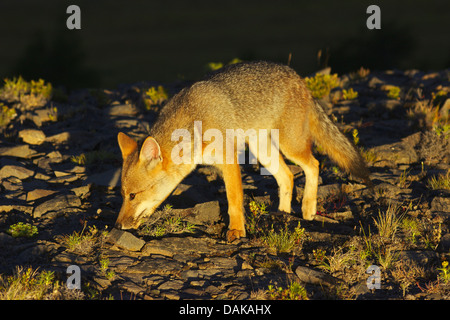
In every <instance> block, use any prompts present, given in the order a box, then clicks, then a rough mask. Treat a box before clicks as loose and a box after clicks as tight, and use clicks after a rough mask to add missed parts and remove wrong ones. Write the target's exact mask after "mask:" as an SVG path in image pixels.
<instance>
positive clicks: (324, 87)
mask: <svg viewBox="0 0 450 320" xmlns="http://www.w3.org/2000/svg"><path fill="white" fill-rule="evenodd" d="M305 82H306V86H307V87H308V89H309V90H310V91H311V94H312V96H313V97H314V98H316V99H321V98H323V97H325V96H328V95H329V94H330V91H331V89H333V88H336V87H338V86H339V85H340V81H339V78H338V75H337V73H335V74H332V75H330V74H321V73H318V74H316V75H315V76H314V77H306V78H305Z"/></svg>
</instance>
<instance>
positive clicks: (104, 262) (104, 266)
mask: <svg viewBox="0 0 450 320" xmlns="http://www.w3.org/2000/svg"><path fill="white" fill-rule="evenodd" d="M99 263H100V270H101V272H102V273H103V275H104V276H105V277H106V279H108V280H112V279H114V277H115V276H116V273H115V272H114V271H112V270H108V268H109V264H110V261H109V259H108V258H101V259H100V260H99Z"/></svg>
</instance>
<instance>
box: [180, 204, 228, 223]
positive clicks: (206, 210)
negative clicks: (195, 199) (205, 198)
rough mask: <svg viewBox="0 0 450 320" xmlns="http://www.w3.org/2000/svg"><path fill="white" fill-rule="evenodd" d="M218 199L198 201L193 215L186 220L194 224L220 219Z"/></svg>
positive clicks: (213, 221) (215, 221)
mask: <svg viewBox="0 0 450 320" xmlns="http://www.w3.org/2000/svg"><path fill="white" fill-rule="evenodd" d="M220 218H221V215H220V206H219V201H209V202H204V203H199V204H197V205H196V206H195V207H194V210H193V215H192V216H189V217H188V218H187V220H189V221H190V222H192V223H194V224H206V225H208V224H214V223H217V222H219V221H220Z"/></svg>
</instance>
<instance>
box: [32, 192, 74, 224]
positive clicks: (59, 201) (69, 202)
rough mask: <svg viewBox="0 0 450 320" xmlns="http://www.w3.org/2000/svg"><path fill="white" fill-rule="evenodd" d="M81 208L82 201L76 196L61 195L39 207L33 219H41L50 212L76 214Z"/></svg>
mask: <svg viewBox="0 0 450 320" xmlns="http://www.w3.org/2000/svg"><path fill="white" fill-rule="evenodd" d="M80 206H81V200H80V198H78V197H77V196H76V195H74V194H60V195H58V196H56V197H54V198H52V199H50V200H47V201H45V202H43V203H41V204H40V205H38V206H37V207H36V208H35V209H34V211H33V217H35V218H39V217H41V216H42V215H44V214H48V213H50V212H59V211H64V212H66V213H67V212H74V211H77V210H78V208H79V207H80ZM74 209H76V210H74Z"/></svg>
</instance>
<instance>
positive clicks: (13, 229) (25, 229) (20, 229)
mask: <svg viewBox="0 0 450 320" xmlns="http://www.w3.org/2000/svg"><path fill="white" fill-rule="evenodd" d="M7 232H8V233H9V234H10V235H12V236H13V237H14V238H19V237H24V238H31V237H33V236H34V235H36V234H38V229H37V227H36V226H33V225H31V224H29V223H23V222H18V223H16V224H13V225H10V226H9V229H8V231H7Z"/></svg>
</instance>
